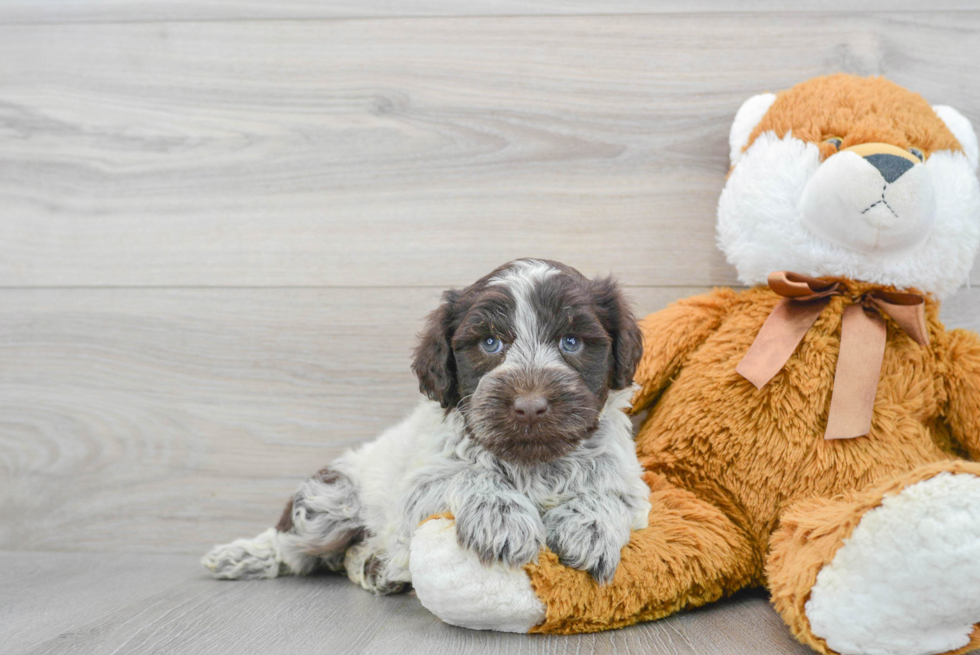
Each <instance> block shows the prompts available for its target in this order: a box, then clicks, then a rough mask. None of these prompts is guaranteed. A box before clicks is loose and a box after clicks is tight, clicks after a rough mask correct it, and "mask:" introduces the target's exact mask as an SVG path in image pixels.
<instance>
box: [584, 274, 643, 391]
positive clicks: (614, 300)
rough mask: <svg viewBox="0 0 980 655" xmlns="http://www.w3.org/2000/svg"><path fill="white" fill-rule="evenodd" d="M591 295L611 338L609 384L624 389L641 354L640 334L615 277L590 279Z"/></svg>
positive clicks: (641, 338) (629, 381)
mask: <svg viewBox="0 0 980 655" xmlns="http://www.w3.org/2000/svg"><path fill="white" fill-rule="evenodd" d="M592 297H593V298H594V299H595V303H596V306H597V308H598V311H597V312H596V313H597V314H598V316H599V320H600V321H601V322H602V326H603V327H604V328H605V329H606V332H608V333H609V336H611V337H612V340H613V344H612V358H613V366H612V371H611V372H610V386H611V387H612V388H613V389H625V388H626V387H628V386H629V385H631V384H632V383H633V374H634V373H635V372H636V367H637V365H638V364H639V363H640V356H641V355H643V334H642V333H641V332H640V326H639V325H637V323H636V318H635V317H634V316H633V310H631V309H630V306H629V303H628V302H627V301H626V298H625V296H623V292H622V291H621V290H620V288H619V285H618V284H616V280H614V279H613V278H611V277H607V278H597V279H595V280H592Z"/></svg>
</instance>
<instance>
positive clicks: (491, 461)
mask: <svg viewBox="0 0 980 655" xmlns="http://www.w3.org/2000/svg"><path fill="white" fill-rule="evenodd" d="M419 340H420V342H419V345H418V347H417V348H416V350H415V360H414V363H413V366H412V368H413V369H414V371H415V374H416V375H417V376H418V379H419V386H420V389H421V391H422V393H423V394H425V395H426V396H427V398H428V400H425V401H423V402H422V403H421V405H419V406H418V407H417V408H416V409H415V411H414V412H412V414H411V415H410V416H409V417H408V418H407V419H405V420H404V421H403V422H402V423H400V424H399V425H397V426H395V427H393V428H391V429H390V430H388V431H386V432H385V433H383V434H382V435H381V436H380V437H378V438H377V439H376V440H375V441H372V442H370V443H367V444H364V445H363V446H361V447H360V448H358V449H356V450H353V451H348V452H347V453H345V454H344V455H342V456H341V457H340V458H338V459H337V460H336V461H335V462H334V463H333V464H331V465H330V466H329V467H328V468H325V469H323V470H322V471H320V472H319V473H317V474H316V475H314V476H313V477H312V478H310V479H309V480H307V481H306V482H305V483H304V484H303V485H301V486H300V488H299V491H297V492H296V495H295V496H294V497H293V499H292V500H291V501H290V502H289V503H288V504H287V506H286V509H285V511H284V512H283V515H282V518H281V519H280V521H279V524H278V525H277V526H276V527H275V528H274V529H269V530H267V531H266V532H264V533H262V534H261V535H259V536H258V537H256V538H255V539H240V540H238V541H235V542H232V543H230V544H227V545H224V546H217V547H215V548H214V550H212V551H211V552H210V553H208V554H207V555H206V556H205V557H204V559H203V563H204V565H205V566H206V567H207V568H208V569H210V570H211V572H212V573H213V575H214V576H215V577H217V578H226V579H233V578H272V577H276V576H277V575H283V574H305V573H308V572H310V571H312V570H313V569H314V568H316V567H325V568H329V569H332V570H337V571H339V570H345V571H346V573H347V575H348V577H349V578H350V579H351V580H352V581H354V582H356V583H358V584H360V585H361V586H363V587H364V588H365V589H368V590H369V591H372V592H375V593H378V594H388V593H395V592H398V591H402V590H404V589H406V588H407V586H408V585H409V584H410V583H411V576H410V574H409V566H408V563H409V544H410V542H411V539H412V535H413V533H414V531H415V528H416V526H418V524H419V523H420V522H422V521H424V520H425V519H426V518H427V517H429V516H431V515H433V514H440V513H443V512H450V513H452V515H453V516H454V517H455V520H456V534H457V538H458V540H459V543H460V546H462V547H464V548H467V549H470V550H471V551H473V552H474V553H476V554H477V555H478V556H479V558H480V559H481V560H482V561H483V562H484V563H487V564H490V563H493V562H502V563H504V564H505V565H507V566H512V567H520V566H522V565H524V564H527V563H528V562H531V561H534V560H535V559H536V558H537V554H538V551H539V550H540V549H541V546H542V545H544V544H547V545H548V547H549V548H551V549H552V550H553V551H554V552H555V553H556V554H558V556H559V558H560V559H561V561H562V563H564V564H566V565H567V566H571V567H574V568H577V569H582V570H585V571H588V572H589V573H590V574H591V575H592V576H593V578H595V579H596V580H597V581H598V582H600V583H608V582H609V581H610V580H611V579H612V577H613V575H614V574H615V572H616V568H617V566H618V565H619V555H620V550H621V549H622V547H623V546H625V545H626V543H627V542H628V541H629V536H630V530H631V529H639V528H643V527H646V524H647V514H648V512H649V510H650V504H649V502H648V500H647V496H648V494H649V489H648V488H647V486H646V485H645V484H644V482H643V481H642V479H641V477H640V475H641V469H640V465H639V463H638V462H637V459H636V453H635V450H634V444H633V439H632V428H631V424H630V421H629V419H628V417H627V416H626V414H625V413H624V412H623V411H622V410H623V409H624V408H626V407H628V406H629V401H630V396H631V392H632V377H633V372H634V370H635V369H636V365H637V362H638V361H639V358H640V355H641V350H642V341H641V334H640V330H639V328H638V327H637V324H636V321H635V319H634V318H633V314H632V312H631V311H630V309H629V306H628V305H627V303H626V302H625V300H624V299H623V296H622V294H621V293H620V291H619V289H618V287H617V286H616V284H615V282H614V281H613V280H612V279H595V280H588V279H586V278H585V277H584V276H582V274H581V273H579V272H578V271H576V270H575V269H573V268H571V267H568V266H565V265H563V264H560V263H557V262H551V261H542V260H533V259H523V260H519V261H515V262H512V263H510V264H506V265H504V266H502V267H500V268H498V269H497V270H495V271H493V272H492V273H490V274H489V275H487V276H486V277H484V278H482V279H481V280H479V281H477V282H476V283H475V284H473V285H472V286H470V287H468V288H466V289H464V290H462V291H459V290H451V291H447V292H446V293H445V294H443V303H442V305H441V306H440V307H439V308H438V309H436V310H435V311H434V312H432V314H430V315H429V318H428V321H427V323H426V326H425V329H424V331H423V332H422V334H421V335H420V337H419Z"/></svg>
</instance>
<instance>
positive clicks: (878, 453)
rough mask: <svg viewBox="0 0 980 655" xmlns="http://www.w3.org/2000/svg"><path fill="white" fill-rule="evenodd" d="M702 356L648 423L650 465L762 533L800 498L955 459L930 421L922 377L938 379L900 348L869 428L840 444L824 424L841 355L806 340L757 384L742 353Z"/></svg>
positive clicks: (933, 405) (643, 443) (644, 454)
mask: <svg viewBox="0 0 980 655" xmlns="http://www.w3.org/2000/svg"><path fill="white" fill-rule="evenodd" d="M729 343H730V342H729ZM708 345H710V344H708ZM746 347H747V346H746ZM699 355H700V356H698V357H696V358H694V360H693V361H692V362H691V363H689V365H688V366H687V367H686V368H685V369H684V370H683V371H682V372H681V374H680V375H679V376H677V378H676V380H675V381H674V383H673V384H672V385H671V386H670V387H669V388H668V389H667V391H666V392H665V393H664V394H663V396H662V397H661V398H660V400H659V402H658V403H657V405H656V406H655V407H654V409H653V410H652V411H651V413H650V415H649V416H648V418H647V419H646V421H645V422H644V424H643V426H642V427H641V429H640V432H639V435H638V437H637V449H638V453H639V455H640V457H641V462H642V463H643V465H644V466H645V467H646V468H647V470H650V471H653V472H657V473H660V474H662V475H664V476H666V477H667V478H668V479H669V480H671V481H672V482H673V483H674V484H677V485H679V486H682V487H685V488H688V489H690V490H691V491H693V492H694V493H696V494H697V495H699V496H700V497H702V498H704V499H705V500H709V501H711V502H713V503H715V504H716V505H718V506H719V507H721V508H722V509H723V510H724V511H726V513H727V514H729V516H731V518H732V519H733V520H735V521H736V522H738V523H739V524H740V525H742V526H743V527H744V528H746V529H749V530H750V531H751V532H752V533H754V534H755V535H756V536H757V537H758V538H759V539H760V540H763V541H765V540H766V539H767V538H768V535H769V534H770V533H771V531H772V529H773V528H774V526H775V524H776V521H777V520H778V516H779V513H780V511H781V510H782V509H783V508H784V507H786V506H787V505H788V504H790V503H792V502H793V501H795V500H798V499H803V498H808V497H812V496H814V495H821V496H832V495H835V494H837V493H840V492H842V491H844V490H850V489H860V488H862V487H864V486H866V485H868V484H870V483H872V482H873V481H874V480H876V479H879V478H881V477H882V476H885V475H892V474H895V473H898V472H904V471H908V470H910V469H912V468H914V467H915V466H917V465H919V464H922V463H924V462H932V461H938V460H943V459H949V458H950V457H951V454H950V453H949V452H945V451H944V450H943V449H942V448H940V446H939V445H937V439H935V438H934V437H933V435H932V433H931V431H930V429H929V428H928V427H927V425H931V424H933V423H934V420H935V418H936V416H938V401H937V399H936V398H933V395H934V394H935V390H934V389H933V386H932V385H931V384H922V383H921V381H922V380H923V378H925V379H926V380H928V379H931V378H930V377H929V376H923V371H922V362H921V361H919V362H915V363H913V362H910V361H909V360H908V358H907V357H905V355H904V353H902V352H900V351H896V352H888V351H886V357H885V363H884V365H883V367H882V377H881V380H880V381H879V386H878V395H877V399H876V403H875V415H874V420H873V423H872V430H871V433H870V434H869V435H868V436H865V437H859V438H855V439H844V440H833V441H828V440H825V439H824V430H825V428H826V422H827V411H828V408H829V404H830V393H831V389H832V386H833V384H832V382H833V375H834V365H835V363H836V362H835V361H834V358H831V357H829V356H827V354H826V352H825V351H820V352H809V351H808V347H807V344H803V345H802V346H801V348H800V350H799V352H798V353H797V354H796V355H794V357H793V359H791V360H790V362H789V363H788V364H787V366H786V368H785V369H784V370H783V371H782V372H781V373H779V374H778V375H777V376H776V377H775V378H773V380H772V381H771V382H770V383H769V384H768V385H766V386H765V387H763V388H762V389H759V390H757V389H756V388H755V387H753V386H752V385H751V384H750V383H748V382H747V381H746V380H744V379H742V378H741V377H739V376H738V375H737V374H736V373H735V372H734V366H735V363H737V361H738V360H739V357H738V356H737V354H736V355H734V356H727V357H725V356H722V355H721V353H717V352H716V353H714V354H712V353H710V352H708V353H705V352H704V351H702V352H701V353H699ZM729 369H730V370H729ZM916 380H919V381H920V382H918V383H916V382H915V381H916Z"/></svg>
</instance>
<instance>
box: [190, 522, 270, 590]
mask: <svg viewBox="0 0 980 655" xmlns="http://www.w3.org/2000/svg"><path fill="white" fill-rule="evenodd" d="M201 564H203V565H204V566H205V568H207V569H208V570H209V571H210V572H211V575H213V576H214V577H216V578H218V579H219V580H250V579H255V578H275V577H276V576H278V575H280V573H281V571H280V569H281V568H282V559H281V558H280V557H279V553H278V550H277V548H276V531H275V529H273V528H269V529H268V530H266V531H265V532H263V533H262V534H260V535H259V536H257V537H255V538H254V539H237V540H235V541H233V542H231V543H230V544H224V545H222V546H215V547H214V548H213V549H212V550H211V552H209V553H208V554H207V555H205V556H204V558H203V559H202V560H201Z"/></svg>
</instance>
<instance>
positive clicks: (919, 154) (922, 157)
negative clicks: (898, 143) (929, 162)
mask: <svg viewBox="0 0 980 655" xmlns="http://www.w3.org/2000/svg"><path fill="white" fill-rule="evenodd" d="M909 152H911V153H912V154H913V155H915V156H916V157H918V159H919V161H925V160H926V156H925V153H923V152H922V151H921V150H919V149H918V148H909Z"/></svg>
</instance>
